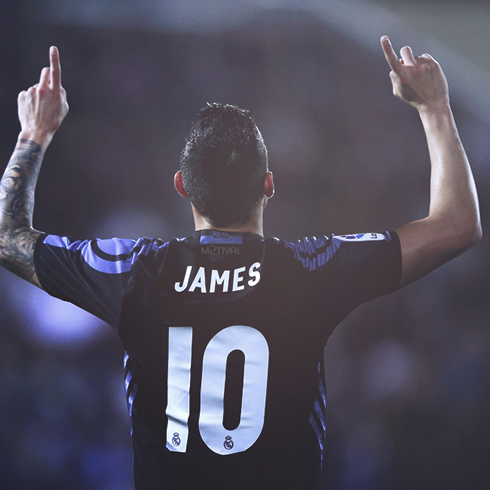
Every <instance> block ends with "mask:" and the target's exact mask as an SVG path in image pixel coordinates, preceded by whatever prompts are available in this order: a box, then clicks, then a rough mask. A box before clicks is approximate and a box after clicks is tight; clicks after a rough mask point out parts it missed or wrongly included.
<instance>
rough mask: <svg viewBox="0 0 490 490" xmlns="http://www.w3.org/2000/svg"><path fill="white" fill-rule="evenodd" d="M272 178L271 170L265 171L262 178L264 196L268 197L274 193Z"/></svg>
mask: <svg viewBox="0 0 490 490" xmlns="http://www.w3.org/2000/svg"><path fill="white" fill-rule="evenodd" d="M274 192H275V189H274V179H273V178H272V172H267V173H266V174H265V179H264V196H265V197H267V198H268V199H270V198H271V197H272V196H273V195H274Z"/></svg>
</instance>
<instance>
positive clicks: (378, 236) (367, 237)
mask: <svg viewBox="0 0 490 490" xmlns="http://www.w3.org/2000/svg"><path fill="white" fill-rule="evenodd" d="M332 238H334V239H337V240H340V241H341V242H379V241H381V240H386V237H385V235H383V233H353V234H351V235H333V236H332Z"/></svg>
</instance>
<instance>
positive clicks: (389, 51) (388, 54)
mask: <svg viewBox="0 0 490 490" xmlns="http://www.w3.org/2000/svg"><path fill="white" fill-rule="evenodd" d="M381 47H382V48H383V53H384V54H385V58H386V61H387V62H388V65H390V68H391V69H392V70H393V71H394V72H395V73H397V72H398V71H399V67H400V62H399V61H398V56H397V55H396V53H395V51H394V50H393V46H392V45H391V42H390V40H389V38H388V36H383V37H382V38H381Z"/></svg>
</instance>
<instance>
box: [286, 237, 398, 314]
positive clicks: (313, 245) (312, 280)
mask: <svg viewBox="0 0 490 490" xmlns="http://www.w3.org/2000/svg"><path fill="white" fill-rule="evenodd" d="M289 247H290V248H292V249H293V251H294V255H295V258H296V259H297V260H298V261H299V262H301V264H302V268H303V270H304V272H305V276H304V279H305V281H306V284H305V285H304V287H305V288H306V289H307V290H308V292H309V295H310V297H312V298H315V303H316V304H319V305H320V310H322V305H324V307H325V308H327V309H328V311H335V312H336V313H338V316H339V318H340V317H344V316H345V315H346V314H348V312H350V311H352V310H353V309H354V308H356V307H357V306H359V305H360V304H362V303H364V302H366V301H369V300H370V299H373V298H376V297H378V296H382V295H384V294H388V293H390V292H392V291H394V290H395V289H397V288H398V287H399V284H400V278H401V265H402V262H401V249H400V241H399V239H398V235H397V234H396V233H395V232H385V233H358V234H352V235H339V236H337V235H332V236H331V237H327V236H324V237H321V238H314V237H313V238H303V239H302V240H300V241H298V242H297V243H294V244H289Z"/></svg>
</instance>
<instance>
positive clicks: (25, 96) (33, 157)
mask: <svg viewBox="0 0 490 490" xmlns="http://www.w3.org/2000/svg"><path fill="white" fill-rule="evenodd" d="M18 107H19V120H20V124H21V133H20V135H19V140H18V142H17V146H16V147H15V150H14V153H13V155H12V157H11V159H10V162H9V164H8V166H7V169H6V170H5V173H4V175H3V177H2V180H1V181H0V265H1V266H2V267H5V268H6V269H8V270H10V271H11V272H13V273H14V274H16V275H18V276H19V277H21V278H22V279H26V280H27V281H29V282H31V283H32V284H35V285H36V286H38V287H41V285H40V283H39V280H38V278H37V276H36V271H35V269H34V260H33V254H34V245H35V243H36V240H37V238H38V237H39V235H40V234H41V233H40V232H39V231H36V230H34V229H33V227H32V216H33V212H34V191H35V187H36V182H37V178H38V175H39V170H40V169H41V163H42V159H43V156H44V152H45V150H46V148H47V147H48V145H49V143H50V142H51V139H52V138H53V136H54V133H55V132H56V130H57V129H58V128H59V126H60V125H61V123H62V121H63V119H64V117H65V116H66V114H67V112H68V104H67V102H66V92H65V90H64V89H63V87H62V86H61V68H60V61H59V55H58V50H57V49H56V48H55V47H52V48H51V49H50V67H49V68H43V70H42V72H41V78H40V80H39V83H37V84H36V85H34V86H33V87H31V88H29V89H28V90H27V91H23V92H21V93H20V94H19V98H18Z"/></svg>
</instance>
